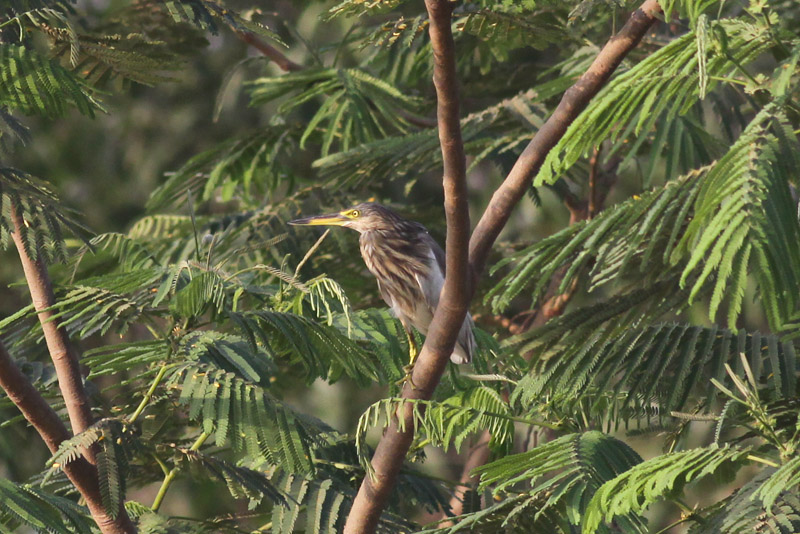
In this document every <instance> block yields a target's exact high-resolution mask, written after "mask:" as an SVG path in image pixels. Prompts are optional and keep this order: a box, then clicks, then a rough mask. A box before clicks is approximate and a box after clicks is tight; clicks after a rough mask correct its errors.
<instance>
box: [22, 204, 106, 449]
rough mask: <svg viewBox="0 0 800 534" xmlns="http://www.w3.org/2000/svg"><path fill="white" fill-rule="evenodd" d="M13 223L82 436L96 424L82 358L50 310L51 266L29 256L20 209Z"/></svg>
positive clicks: (76, 430)
mask: <svg viewBox="0 0 800 534" xmlns="http://www.w3.org/2000/svg"><path fill="white" fill-rule="evenodd" d="M11 220H12V222H13V224H14V232H13V233H12V234H11V237H12V238H13V239H14V245H16V247H17V252H18V253H19V259H20V262H21V263H22V270H23V271H24V272H25V280H26V281H27V283H28V290H29V291H30V293H31V299H32V300H33V307H34V308H35V309H36V311H37V312H38V315H39V322H40V323H41V324H42V331H43V332H44V339H45V342H46V343H47V350H48V351H49V352H50V358H52V360H53V365H54V367H55V370H56V376H57V377H58V386H59V388H61V395H62V396H63V397H64V402H65V404H66V407H67V413H68V414H69V420H70V423H71V425H72V432H73V433H75V434H79V433H80V432H83V431H84V430H86V429H87V428H89V426H91V424H92V422H93V418H92V412H91V408H90V406H89V398H88V397H87V396H86V391H84V389H83V378H82V377H81V371H80V366H79V364H78V355H77V354H76V353H75V350H74V349H73V348H72V345H71V343H70V342H69V338H68V336H67V332H66V330H65V329H64V328H63V327H62V326H61V322H60V321H59V320H58V319H54V318H53V315H54V313H53V312H52V311H47V310H48V308H50V307H52V306H53V305H55V303H56V297H55V294H54V293H53V285H52V283H51V282H50V276H49V275H48V274H47V266H46V265H45V263H44V259H43V258H42V253H41V251H39V252H38V254H37V257H36V259H35V260H34V259H33V258H31V257H30V256H29V255H28V252H27V250H26V249H25V244H24V242H23V239H22V232H21V229H22V228H23V227H24V226H25V225H26V223H25V220H24V219H23V216H22V214H21V213H20V212H19V210H18V209H17V207H16V206H14V205H13V204H12V205H11ZM87 454H88V455H89V458H88V459H89V461H91V462H92V463H94V461H93V455H92V454H91V452H90V451H87Z"/></svg>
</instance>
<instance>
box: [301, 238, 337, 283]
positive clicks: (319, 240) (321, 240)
mask: <svg viewBox="0 0 800 534" xmlns="http://www.w3.org/2000/svg"><path fill="white" fill-rule="evenodd" d="M330 233H331V229H330V228H328V229H327V230H325V232H324V233H323V234H322V235H321V236H319V239H317V242H316V243H314V244H313V245H312V246H311V248H310V249H308V252H306V255H305V256H303V259H302V260H300V263H298V264H297V268H295V270H294V277H295V278H297V276H298V275H299V274H300V269H302V268H303V265H305V264H306V262H307V261H308V260H309V259H310V258H311V256H312V255H313V254H314V252H316V251H317V249H318V248H319V247H320V245H322V242H323V241H324V240H325V238H326V237H328V234H330Z"/></svg>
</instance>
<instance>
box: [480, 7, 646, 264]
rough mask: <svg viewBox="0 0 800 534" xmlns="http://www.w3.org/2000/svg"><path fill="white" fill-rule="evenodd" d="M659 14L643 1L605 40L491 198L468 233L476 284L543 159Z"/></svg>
mask: <svg viewBox="0 0 800 534" xmlns="http://www.w3.org/2000/svg"><path fill="white" fill-rule="evenodd" d="M659 12H661V7H660V6H659V4H658V1H657V0H645V2H644V3H643V4H642V5H641V6H640V7H639V9H637V10H636V11H634V12H633V13H632V14H631V16H630V18H629V19H628V22H627V23H626V24H625V26H623V27H622V29H621V30H620V31H619V33H617V34H616V35H614V36H613V37H612V38H611V39H609V41H608V42H607V43H606V45H605V46H604V47H603V49H602V50H601V51H600V53H599V54H598V55H597V57H596V58H595V60H594V61H593V62H592V64H591V66H590V67H589V69H588V70H587V71H586V72H585V73H584V74H583V75H582V76H581V77H580V78H579V79H578V81H577V82H576V83H575V85H573V86H572V87H570V88H569V89H567V91H566V92H565V93H564V96H563V97H562V98H561V102H559V104H558V107H557V108H556V110H555V111H554V112H553V114H552V115H551V116H550V118H548V119H547V122H545V123H544V125H543V126H542V128H541V129H540V130H539V131H538V132H537V133H536V135H535V136H534V137H533V139H531V142H530V143H529V144H528V146H527V147H525V150H524V151H523V152H522V155H520V157H519V158H518V159H517V162H516V163H515V164H514V167H513V168H512V169H511V172H510V173H509V174H508V176H507V177H506V179H505V181H504V182H503V183H502V185H501V186H500V187H499V188H498V189H497V191H495V193H494V195H492V199H491V201H490V202H489V205H488V206H487V208H486V211H485V212H484V213H483V216H482V217H481V220H480V221H478V225H477V226H476V227H475V231H474V232H473V233H472V239H471V240H470V253H469V257H470V266H471V267H472V272H473V276H475V277H476V278H477V277H478V276H480V274H481V273H482V272H483V268H484V266H485V264H486V259H487V257H488V255H489V251H490V250H491V248H492V245H493V244H494V242H495V240H496V239H497V236H498V235H499V234H500V231H501V230H502V229H503V227H504V226H505V225H506V222H508V218H509V217H510V216H511V210H513V209H514V207H515V206H516V205H517V203H518V202H519V200H520V199H521V198H522V196H523V195H524V194H525V191H526V190H527V189H528V187H530V185H531V182H532V181H533V178H534V177H535V176H536V173H538V172H539V168H540V167H541V166H542V163H543V162H544V159H545V157H546V156H547V153H548V152H550V149H552V148H553V147H554V146H555V145H556V143H558V141H559V140H560V139H561V137H562V136H563V135H564V133H565V132H566V131H567V128H568V127H569V125H570V124H572V122H573V121H574V120H575V119H576V118H577V116H578V115H579V114H580V113H581V111H583V110H584V108H586V106H587V104H588V103H589V101H590V100H591V99H592V97H594V95H596V94H597V92H598V91H599V90H600V88H601V87H602V86H603V85H604V84H605V82H606V81H608V79H609V78H610V77H611V74H612V73H613V72H614V70H615V69H616V68H617V67H618V66H619V64H620V63H621V62H622V60H623V58H624V57H625V56H626V55H627V54H628V52H630V51H631V50H632V49H633V48H634V47H636V45H637V44H639V41H640V40H641V39H642V37H644V34H645V33H646V32H647V30H648V28H650V26H651V25H652V24H653V23H654V22H655V21H656V20H657V19H656V14H658V13H659Z"/></svg>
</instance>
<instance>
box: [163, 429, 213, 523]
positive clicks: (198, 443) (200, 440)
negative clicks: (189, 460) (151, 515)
mask: <svg viewBox="0 0 800 534" xmlns="http://www.w3.org/2000/svg"><path fill="white" fill-rule="evenodd" d="M209 436H210V434H208V433H206V432H203V433H202V434H200V435H199V436H198V437H197V440H195V442H194V443H193V444H192V446H191V447H189V450H190V451H197V450H199V449H200V447H202V446H203V444H204V443H205V442H206V440H207V439H208V437H209ZM179 471H180V469H179V468H178V467H177V466H175V467H173V468H172V469H171V470H170V472H169V473H167V475H166V476H165V477H164V481H163V482H161V487H160V488H158V493H157V494H156V497H155V499H153V505H152V506H151V507H150V509H151V510H153V511H154V512H158V509H159V508H160V507H161V503H163V502H164V497H166V496H167V491H168V490H169V487H170V486H171V485H172V482H173V481H174V480H175V477H177V476H178V472H179Z"/></svg>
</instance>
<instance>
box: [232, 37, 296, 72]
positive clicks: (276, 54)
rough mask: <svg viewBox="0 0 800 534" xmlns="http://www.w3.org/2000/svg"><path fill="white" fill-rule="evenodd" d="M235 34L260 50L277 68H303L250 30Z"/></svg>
mask: <svg viewBox="0 0 800 534" xmlns="http://www.w3.org/2000/svg"><path fill="white" fill-rule="evenodd" d="M236 35H238V36H239V39H241V40H242V41H244V42H245V43H247V44H249V45H250V46H252V47H253V48H255V49H256V50H258V51H259V52H261V53H262V54H263V55H264V56H265V57H268V58H269V59H271V60H272V61H274V62H275V64H276V65H277V66H278V68H280V69H281V70H282V71H284V72H295V71H298V70H303V66H302V65H298V64H297V63H295V62H294V61H292V60H291V59H289V58H288V57H286V56H284V55H283V54H282V53H281V51H280V50H278V49H277V48H275V47H274V46H272V45H270V44H268V43H265V42H264V41H262V40H261V39H259V38H258V37H256V35H255V34H253V33H251V32H236Z"/></svg>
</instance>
